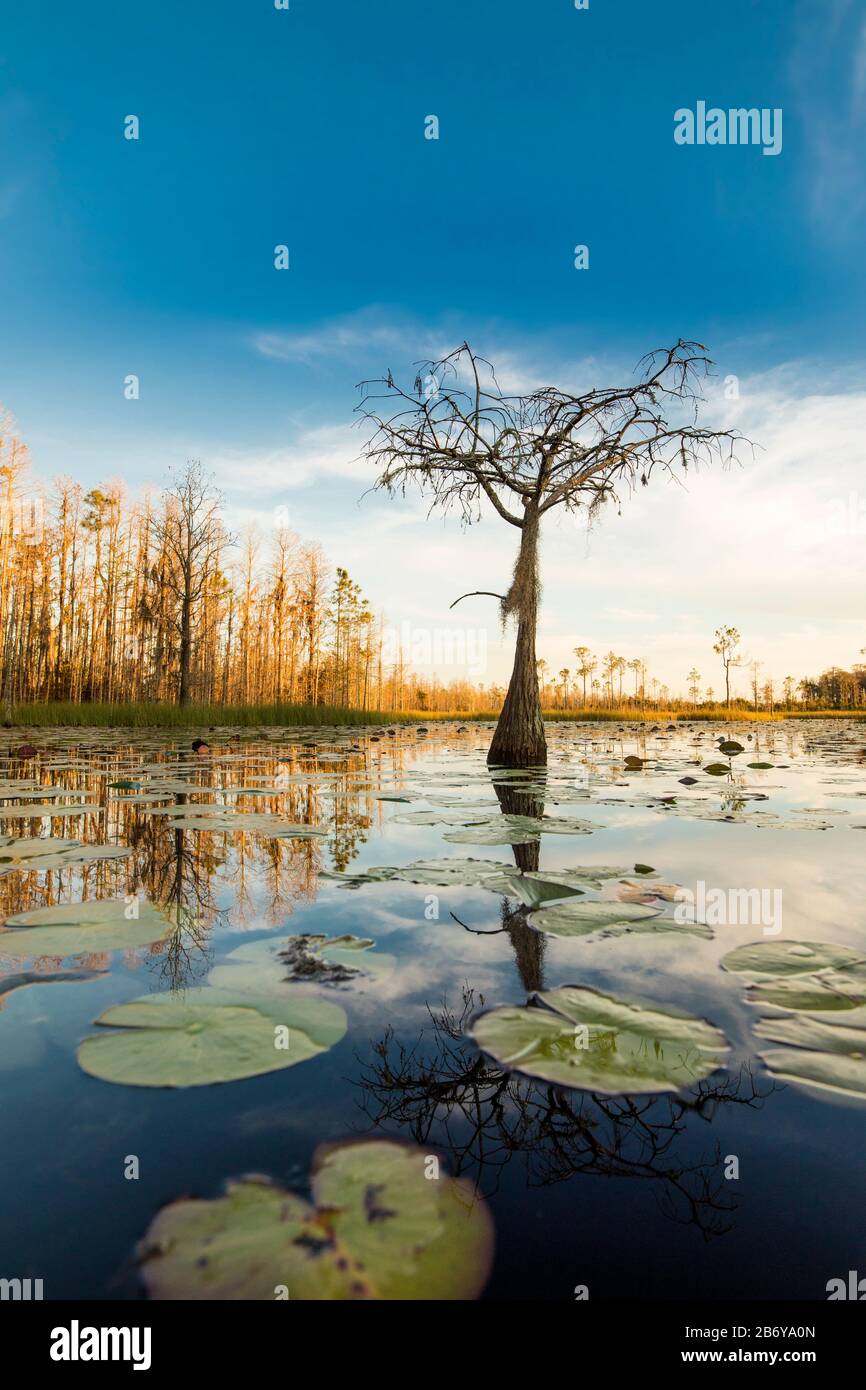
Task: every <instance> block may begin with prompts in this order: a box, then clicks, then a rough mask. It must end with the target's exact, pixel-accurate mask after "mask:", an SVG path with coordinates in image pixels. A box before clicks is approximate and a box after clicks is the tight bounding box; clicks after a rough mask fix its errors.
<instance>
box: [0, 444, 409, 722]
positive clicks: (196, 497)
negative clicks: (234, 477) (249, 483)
mask: <svg viewBox="0 0 866 1390" xmlns="http://www.w3.org/2000/svg"><path fill="white" fill-rule="evenodd" d="M381 631H382V623H381V620H377V619H376V618H375V616H374V614H373V612H372V611H371V608H370V606H369V604H368V602H367V600H366V599H365V597H364V595H363V594H362V593H361V590H360V588H359V586H358V585H357V584H356V583H354V581H353V580H352V579H351V578H350V576H349V575H348V573H347V572H346V571H345V570H343V569H339V568H338V569H336V570H335V571H332V569H331V567H330V566H329V564H328V561H327V559H326V557H325V556H324V554H323V552H322V549H321V547H320V546H318V545H316V544H315V543H309V542H306V541H303V540H302V539H300V538H299V537H298V536H297V535H295V534H294V533H293V532H292V531H290V530H288V529H286V528H282V529H277V530H275V531H274V533H273V535H272V536H271V537H270V538H269V539H268V540H267V541H264V540H263V539H262V538H261V536H258V535H256V534H254V533H252V532H251V533H249V534H247V535H246V536H244V537H242V538H241V539H240V540H237V538H234V537H232V536H230V534H229V533H228V531H227V529H226V527H225V525H224V523H223V520H222V516H221V511H220V505H219V498H218V496H217V494H216V493H215V492H214V491H213V489H212V487H211V486H210V483H209V481H208V479H207V477H206V475H205V474H204V472H203V470H202V468H201V467H200V465H199V464H198V463H190V464H188V465H187V466H186V467H185V468H184V469H183V470H182V472H181V473H180V474H179V476H178V477H177V479H176V480H175V482H174V483H173V484H172V485H171V486H170V487H168V488H166V489H165V490H164V491H162V492H161V493H159V494H157V495H154V496H148V497H145V498H144V499H143V500H141V501H131V500H130V499H128V498H127V496H126V495H125V491H124V488H123V486H122V485H121V484H120V483H116V482H113V483H107V484H105V485H103V486H100V487H98V488H94V489H91V490H90V491H84V490H83V489H82V487H81V486H80V485H79V484H77V483H75V482H73V481H72V480H71V479H68V478H61V479H59V480H58V481H57V482H56V483H55V484H54V486H53V488H52V489H50V490H47V491H45V490H42V489H40V488H38V487H37V486H36V485H35V484H34V483H32V482H31V481H30V478H29V470H28V457H27V450H26V447H25V446H24V445H23V444H22V442H21V440H20V439H19V438H18V437H17V436H16V434H15V433H14V431H13V430H12V428H11V426H10V422H9V421H8V419H0V691H2V699H3V704H4V707H5V708H6V709H7V710H8V709H9V708H11V706H12V705H14V704H17V703H25V702H33V701H48V700H72V701H115V700H124V701H137V700H141V701H172V702H179V703H181V704H188V703H191V702H193V701H196V702H201V703H213V704H230V703H245V704H252V703H258V702H262V703H298V704H304V703H306V704H320V703H328V704H334V705H343V706H349V705H351V706H355V707H358V708H362V709H366V708H376V707H387V704H388V700H389V694H391V693H392V692H390V691H389V689H388V686H389V681H390V684H391V685H393V683H394V682H393V672H389V671H386V670H385V669H384V668H383V663H382V639H381Z"/></svg>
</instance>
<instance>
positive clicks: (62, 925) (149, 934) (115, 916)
mask: <svg viewBox="0 0 866 1390" xmlns="http://www.w3.org/2000/svg"><path fill="white" fill-rule="evenodd" d="M132 910H133V908H132V905H131V904H128V903H126V901H125V900H124V899H123V898H120V899H117V900H115V899H108V900H103V901H100V902H87V903H61V904H59V905H58V906H56V907H37V908H34V909H33V910H32V911H31V912H19V913H17V914H16V915H15V916H14V917H8V918H7V919H6V927H7V928H11V929H12V930H6V931H2V932H0V955H10V956H21V957H30V956H60V957H61V958H65V957H66V956H75V955H80V954H81V953H82V952H83V951H119V950H122V949H125V948H127V947H133V946H149V945H151V944H152V943H153V942H155V941H161V940H162V939H163V937H165V936H167V935H168V934H169V933H170V932H171V931H172V930H173V927H174V924H173V923H172V921H171V918H170V917H169V916H168V914H167V912H165V911H164V910H163V909H162V908H159V907H156V906H154V904H153V903H148V902H141V901H140V902H139V903H138V904H137V907H136V911H137V916H135V917H128V916H127V915H126V914H127V913H128V912H131V911H132Z"/></svg>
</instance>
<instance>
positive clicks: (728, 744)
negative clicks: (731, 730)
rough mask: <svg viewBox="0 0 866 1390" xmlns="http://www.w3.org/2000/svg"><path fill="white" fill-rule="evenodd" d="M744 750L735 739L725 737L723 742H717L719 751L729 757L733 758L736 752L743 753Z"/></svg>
mask: <svg viewBox="0 0 866 1390" xmlns="http://www.w3.org/2000/svg"><path fill="white" fill-rule="evenodd" d="M745 751H746V750H745V748H744V747H743V745H742V744H741V743H737V741H736V739H732V738H729V739H725V740H724V742H722V743H720V744H719V752H720V753H724V754H726V755H727V757H729V758H734V757H736V755H737V754H738V753H745Z"/></svg>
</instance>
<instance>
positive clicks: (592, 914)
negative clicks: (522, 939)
mask: <svg viewBox="0 0 866 1390" xmlns="http://www.w3.org/2000/svg"><path fill="white" fill-rule="evenodd" d="M660 915H661V914H660V911H659V909H658V907H647V906H645V905H644V904H642V903H620V902H616V903H612V902H597V901H596V902H584V901H581V902H567V903H560V904H558V905H557V906H555V907H542V908H539V909H538V911H537V912H531V913H530V914H529V916H528V917H527V919H526V920H527V922H528V923H529V925H530V926H531V927H534V928H535V930H536V931H540V932H544V934H545V936H561V937H572V936H592V934H593V932H598V931H617V930H620V931H625V930H633V929H634V927H635V924H636V923H638V922H641V921H646V920H647V919H649V918H654V917H658V916H660ZM671 925H672V926H676V923H672V924H671ZM639 929H640V928H638V930H639Z"/></svg>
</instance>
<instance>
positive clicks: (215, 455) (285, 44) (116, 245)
mask: <svg viewBox="0 0 866 1390" xmlns="http://www.w3.org/2000/svg"><path fill="white" fill-rule="evenodd" d="M698 100H705V101H706V102H707V103H708V105H711V106H720V107H723V108H727V107H729V106H757V107H768V108H781V109H782V111H783V132H784V140H783V149H782V152H781V153H780V154H779V155H778V156H777V157H764V156H763V155H762V152H761V150H760V148H756V147H742V146H731V147H715V148H709V147H697V146H694V147H681V146H677V145H676V144H675V143H674V140H673V129H674V112H675V110H676V109H677V108H680V107H686V106H688V107H693V106H694V105H695V103H696V102H697V101H698ZM129 114H135V115H137V116H138V117H139V119H140V124H141V130H140V139H139V140H138V141H128V140H125V139H124V138H123V122H124V117H126V116H127V115H129ZM431 114H435V115H436V116H437V117H438V118H439V122H440V138H439V139H438V140H437V141H430V140H425V139H424V121H425V117H426V116H428V115H431ZM0 137H2V138H0V151H2V153H0V277H2V300H0V303H2V306H3V331H2V335H0V400H2V401H3V403H4V404H5V405H6V406H7V407H8V408H9V409H10V410H11V411H12V412H13V413H14V414H15V416H16V417H17V419H18V422H19V425H20V427H21V430H22V433H23V434H24V436H25V438H26V439H27V441H28V442H29V444H30V446H31V450H32V453H33V457H34V464H35V467H36V470H37V472H38V473H39V474H40V475H41V476H43V477H45V478H50V477H52V476H54V475H55V474H57V473H61V472H68V473H71V474H73V475H74V476H75V477H77V478H80V479H81V480H82V481H83V482H85V483H88V484H93V483H95V482H97V481H99V480H101V479H103V478H106V477H118V476H119V477H123V478H124V479H125V480H126V481H127V483H128V485H129V487H130V489H131V490H132V491H135V490H136V489H137V488H138V487H140V486H141V485H143V484H144V483H146V482H152V483H157V484H158V483H159V482H161V481H162V480H163V479H164V476H165V473H166V469H167V468H168V466H169V465H170V464H173V463H177V462H178V461H182V459H183V458H184V457H186V456H188V455H190V454H197V455H200V456H201V457H202V458H203V459H204V460H205V461H206V462H208V463H210V465H211V466H212V467H213V468H214V470H215V472H216V474H217V476H218V478H219V479H220V482H221V484H222V486H223V488H224V490H225V495H226V505H227V510H228V511H229V513H230V515H231V517H232V519H233V520H235V521H237V523H238V524H239V525H241V526H242V525H243V524H245V523H246V522H247V521H252V520H257V521H258V522H259V524H262V525H263V526H265V527H266V526H267V518H268V516H269V515H270V514H272V513H273V510H274V508H276V507H278V506H288V508H289V513H290V516H291V518H292V521H293V524H295V525H296V526H297V528H298V530H299V531H301V532H302V533H303V534H304V535H305V536H309V537H311V538H317V539H321V540H322V542H323V544H324V545H325V547H326V549H327V550H328V553H329V555H330V557H331V559H332V560H333V561H334V562H336V563H348V564H349V566H350V568H351V569H352V571H353V573H354V574H355V577H356V578H357V579H358V580H359V581H360V582H361V583H362V585H363V586H364V587H365V589H366V590H367V591H368V593H369V594H370V595H371V598H372V599H373V601H374V602H375V603H376V604H377V606H385V607H386V608H387V610H388V616H389V618H390V619H392V620H393V621H394V622H402V621H404V620H405V621H408V622H410V623H412V624H416V625H420V626H424V625H426V626H428V627H429V626H435V625H437V624H448V623H453V622H454V615H453V614H452V615H449V613H448V603H449V602H450V600H451V598H452V597H454V596H455V589H454V585H455V584H457V585H459V583H460V582H461V580H463V579H466V580H467V581H469V582H467V583H466V584H465V585H464V587H465V588H472V587H488V583H489V581H491V580H492V579H501V578H502V577H503V575H502V573H501V571H502V569H503V567H505V568H506V569H507V550H506V547H508V546H510V545H511V543H512V537H511V535H510V534H506V535H503V534H502V531H501V528H499V527H498V524H497V523H496V522H495V521H494V520H492V519H491V520H485V522H484V524H483V526H482V527H481V528H479V530H478V531H477V532H473V533H472V536H471V538H464V539H460V538H458V536H457V533H456V531H455V529H454V528H452V527H447V526H446V527H444V528H443V527H442V526H441V524H437V523H433V525H432V528H431V526H430V525H429V524H428V523H425V522H424V521H423V519H422V518H423V511H421V510H420V509H418V508H417V507H414V506H413V505H412V504H411V503H407V504H406V505H405V506H404V507H402V508H401V507H396V508H391V509H388V508H386V507H385V505H384V504H383V503H382V502H381V500H379V501H377V500H376V499H373V500H370V499H368V500H367V501H366V502H365V503H363V504H362V505H361V506H360V507H359V505H358V498H359V497H360V495H361V493H362V492H363V490H364V487H365V485H366V479H365V477H364V475H363V472H362V471H361V470H359V469H358V466H357V465H354V464H352V463H351V459H352V455H353V453H354V451H355V450H356V449H357V443H358V441H357V439H355V438H354V437H353V436H352V435H351V434H350V433H349V432H348V429H347V426H348V424H349V422H350V420H351V413H352V408H353V406H354V404H355V401H356V392H355V384H356V382H357V381H359V380H360V379H361V378H362V377H364V376H368V375H371V374H376V373H378V372H380V371H382V370H383V369H384V368H386V367H392V368H393V369H394V370H395V371H397V372H399V371H400V370H401V369H406V370H409V369H410V368H411V364H412V363H413V362H414V361H416V360H417V359H418V358H421V357H424V356H426V355H428V353H430V352H435V351H436V350H437V349H439V348H440V347H441V348H443V349H445V348H448V347H450V346H453V345H455V344H456V343H457V342H459V341H460V340H462V339H463V338H465V337H467V336H468V337H469V338H470V340H471V341H472V342H473V344H476V345H477V346H478V347H479V348H480V349H481V350H482V351H484V352H486V353H487V355H489V356H491V357H493V358H494V360H495V361H496V362H497V363H498V364H501V366H502V368H503V371H504V373H505V376H506V378H507V380H508V381H509V383H510V384H512V385H514V386H515V387H519V386H521V385H524V384H526V385H530V386H531V385H536V384H539V383H540V382H542V381H544V380H550V381H556V382H557V383H558V384H561V385H569V384H571V383H572V382H574V383H583V382H586V383H587V384H590V385H591V384H596V383H597V382H598V383H600V382H601V381H603V380H606V379H607V378H608V377H610V378H611V379H612V378H614V377H620V376H624V375H626V374H627V372H628V371H630V369H631V367H632V366H633V364H634V362H635V360H636V359H637V357H638V356H640V354H641V353H642V352H644V351H645V350H646V349H647V348H649V347H652V346H656V345H658V344H660V343H665V342H668V341H672V340H674V339H676V338H677V337H679V336H685V337H694V338H698V339H700V340H701V341H703V342H705V343H706V344H707V345H708V347H709V349H710V351H711V354H712V355H713V356H714V357H715V358H716V360H717V362H718V366H719V372H720V374H721V376H722V377H725V376H726V375H729V374H735V375H736V376H737V377H738V378H739V381H740V385H741V399H740V401H739V403H738V405H737V408H736V411H735V412H734V413H735V414H736V418H737V423H738V424H739V425H740V427H741V428H744V429H746V430H747V432H748V433H750V434H751V435H753V436H754V437H755V438H758V439H759V440H760V442H761V443H762V444H764V446H765V447H764V451H763V453H762V454H761V455H760V456H759V460H758V462H756V463H755V464H750V465H749V471H748V475H747V476H737V477H736V478H734V479H730V478H729V479H723V480H719V479H712V480H710V479H707V480H706V482H705V483H704V482H699V483H698V484H697V485H696V489H695V490H694V491H693V492H691V493H690V495H689V497H688V499H686V500H685V501H684V500H683V499H680V498H676V499H673V500H672V499H671V497H670V495H669V494H668V495H667V496H661V497H659V498H658V499H656V498H655V497H654V498H653V499H652V500H649V499H643V498H642V499H639V500H638V502H637V503H636V505H635V507H634V508H633V509H630V510H629V509H627V511H626V513H625V514H624V516H623V518H622V519H612V520H611V522H610V524H608V523H605V525H603V526H602V528H601V530H600V532H599V533H598V534H597V535H596V536H594V537H593V538H592V539H591V540H590V541H589V542H588V541H587V539H586V537H585V536H584V534H583V533H582V532H580V531H579V529H578V530H575V528H574V524H573V523H571V530H564V529H563V528H562V527H556V528H553V529H554V534H552V535H551V538H550V540H549V542H548V549H547V551H546V560H547V561H548V564H547V569H546V576H545V577H546V582H547V601H548V607H547V608H546V610H545V619H544V625H543V628H542V639H543V640H542V646H544V643H545V642H547V643H548V645H549V652H548V655H549V657H550V660H551V663H552V664H554V665H556V666H557V667H558V665H560V664H562V663H563V661H565V664H568V661H567V657H568V653H569V651H570V648H571V646H573V645H575V644H576V643H577V642H587V643H588V644H589V645H591V646H594V647H595V648H597V649H599V650H607V649H608V647H610V646H613V647H614V648H615V649H616V650H623V652H624V654H627V655H629V656H631V655H645V656H647V657H648V659H649V660H650V664H651V666H653V667H654V669H658V671H659V672H660V674H661V677H662V679H665V680H668V681H669V682H670V683H672V684H674V685H677V684H682V683H683V681H682V679H681V676H680V666H681V665H682V663H683V662H684V661H688V664H691V662H690V660H689V658H688V653H689V652H690V651H691V649H692V644H693V643H694V642H695V641H696V640H701V641H703V642H704V643H705V646H707V645H709V644H708V643H707V640H706V636H705V635H704V636H701V634H705V633H706V630H707V625H708V624H709V629H710V631H711V630H712V627H713V626H715V625H716V624H717V623H718V622H722V621H732V622H736V623H737V624H738V626H740V627H741V629H743V630H744V632H748V633H749V634H750V650H751V651H752V653H753V654H754V655H761V656H762V659H764V660H765V661H766V662H767V668H768V670H770V671H771V673H775V674H776V675H778V676H781V675H783V674H786V673H787V669H788V665H789V664H790V663H793V662H794V661H795V660H797V661H798V662H799V665H798V666H797V671H798V672H799V671H800V670H802V669H803V668H804V664H805V665H811V666H815V665H816V664H817V665H820V664H821V662H822V661H824V660H825V659H826V660H832V659H834V658H835V659H838V660H839V661H851V660H853V659H854V656H855V655H856V652H857V650H859V646H861V645H866V624H860V616H859V612H860V611H862V610H859V611H858V610H857V608H856V604H854V603H853V601H851V602H849V600H848V599H845V600H843V601H839V602H837V600H836V598H835V597H834V596H833V595H834V593H835V590H834V589H833V588H832V585H833V584H834V583H835V580H834V575H835V574H836V566H839V567H840V573H841V572H844V571H847V572H848V573H849V574H850V566H851V565H854V566H855V568H856V566H857V565H858V564H859V566H860V575H861V578H862V558H860V557H862V554H863V551H864V547H863V534H862V533H860V531H859V529H858V527H859V516H860V512H859V508H860V504H861V501H862V499H863V496H864V492H866V485H864V484H862V483H860V484H859V488H860V491H859V493H858V492H857V488H858V478H861V477H862V473H863V469H862V448H861V447H860V446H859V445H858V442H857V441H858V440H859V439H860V438H861V437H862V429H861V426H862V424H863V423H864V417H863V415H862V414H861V411H862V409H863V399H862V396H861V394H860V393H861V392H862V391H863V389H864V388H863V386H862V381H863V373H862V366H863V349H862V323H863V321H864V310H866V274H864V251H863V247H864V231H866V183H864V179H863V173H864V159H866V154H864V152H866V140H864V137H866V11H864V7H863V4H862V0H820V3H818V2H817V0H813V2H812V3H809V2H807V0H727V3H725V4H724V5H722V4H716V5H696V4H695V3H694V0H688V2H687V0H674V2H673V3H670V0H669V2H668V3H665V4H664V5H653V4H647V3H646V2H645V0H590V3H589V8H588V9H587V10H581V11H578V10H576V9H575V7H574V4H573V0H538V2H537V3H533V4H529V3H523V4H520V3H517V0H501V3H496V4H494V3H490V2H489V0H472V3H468V2H467V0H461V3H458V2H457V0H442V3H440V4H439V5H437V6H435V7H434V6H429V5H426V4H419V3H414V0H400V3H398V0H366V3H359V0H352V2H351V3H350V0H330V3H327V4H324V3H321V0H319V3H316V0H290V9H289V10H288V11H278V10H276V9H275V8H274V6H273V4H272V3H271V0H243V3H241V0H235V2H234V3H229V2H228V0H208V2H207V3H206V0H185V2H184V4H183V5H178V4H176V3H174V4H170V3H167V0H149V3H147V4H146V5H136V6H130V5H115V4H108V3H96V0H92V2H91V3H86V2H85V3H83V4H81V5H79V6H75V7H72V6H69V5H67V4H61V3H58V0H51V3H47V4H43V5H40V6H38V7H36V6H17V7H15V8H14V9H12V8H11V7H10V9H9V11H8V12H7V14H6V15H5V16H4V23H3V29H2V34H0ZM278 243H285V244H287V245H288V246H289V248H290V255H291V268H290V270H288V271H286V272H280V271H276V270H275V269H274V266H273V248H274V246H275V245H276V244H278ZM577 243H583V244H586V245H588V246H589V248H590V268H589V270H588V271H576V270H575V269H574V266H573V248H574V246H575V245H576V244H577ZM128 373H136V374H137V375H138V376H139V377H140V381H141V398H140V400H138V401H134V402H131V401H127V400H125V399H124V396H123V380H124V377H125V376H126V375H127V374H128ZM809 431H812V433H809ZM852 490H853V492H854V494H855V500H854V502H853V503H852V502H851V493H852ZM846 499H847V500H846ZM846 506H847V508H848V513H849V514H850V515H853V516H854V517H855V518H857V520H855V522H854V524H851V525H849V527H848V531H849V532H850V533H851V534H848V533H847V532H846V523H845V521H844V514H845V508H846ZM792 507H793V513H792V511H791V508H792ZM719 508H722V516H721V517H720V514H719V510H718V509H719ZM852 508H853V510H852ZM744 513H746V515H744ZM840 517H842V518H843V519H842V520H839V518H840ZM816 518H819V519H822V520H821V524H820V525H819V526H818V532H819V533H820V534H813V533H814V532H815V525H816ZM834 518H835V520H834ZM722 520H723V521H724V524H722ZM804 527H805V533H803V528H804ZM834 527H835V528H836V529H835V531H834ZM810 528H811V529H810ZM828 537H829V541H828ZM707 538H709V539H710V545H709V547H708V545H707ZM816 547H817V548H816ZM421 549H423V551H424V562H423V563H419V561H418V556H419V554H420V550H421ZM756 550H757V551H759V552H761V555H760V556H759V555H756V553H755V552H756ZM849 552H850V554H849ZM672 557H673V563H672ZM682 564H685V565H686V567H687V568H688V569H689V571H690V572H691V575H692V579H691V581H690V583H689V585H688V586H687V590H688V592H685V593H684V592H683V590H682V586H681V584H680V583H679V582H677V578H678V572H679V569H680V566H681V565H682ZM491 569H496V570H498V571H500V572H497V573H496V574H491V573H489V572H488V571H489V570H491ZM397 572H398V573H399V574H400V576H401V583H400V585H399V588H398V590H397V594H396V595H395V585H394V574H395V573H397ZM810 576H811V578H810ZM482 581H484V582H482ZM848 584H849V586H850V579H849V581H848ZM824 585H826V586H827V587H826V590H825V588H824V587H823V586H824ZM489 587H493V588H496V587H498V585H497V584H496V583H491V584H489ZM859 588H860V593H861V594H862V584H860V586H859ZM459 591H460V590H459V588H458V589H457V590H456V592H459ZM816 597H817V598H820V604H819V606H818V611H815V610H816ZM731 609H733V610H734V611H730V610H731ZM629 614H631V615H637V616H628V615H629ZM492 616H493V615H491V614H490V613H489V612H487V611H484V612H482V611H481V610H480V609H479V610H478V611H477V612H475V613H474V614H473V615H469V614H468V613H465V614H464V618H463V621H466V622H473V623H478V624H479V625H481V626H483V627H484V628H485V631H487V632H488V637H489V661H490V671H489V673H488V674H489V675H490V676H496V677H501V675H502V674H503V673H504V670H505V666H506V664H507V644H506V645H505V646H504V647H503V645H502V643H501V640H500V635H499V633H498V629H497V628H496V624H495V622H493V621H492ZM858 624H860V626H861V627H862V629H863V631H862V636H861V637H858V631H859V629H858ZM700 655H701V653H700V651H697V652H695V653H694V657H695V658H698V657H700ZM806 657H808V658H809V659H808V660H807V659H806ZM706 660H707V662H708V663H709V662H710V661H711V660H712V657H711V655H710V656H707V657H706ZM686 669H687V667H686Z"/></svg>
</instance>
